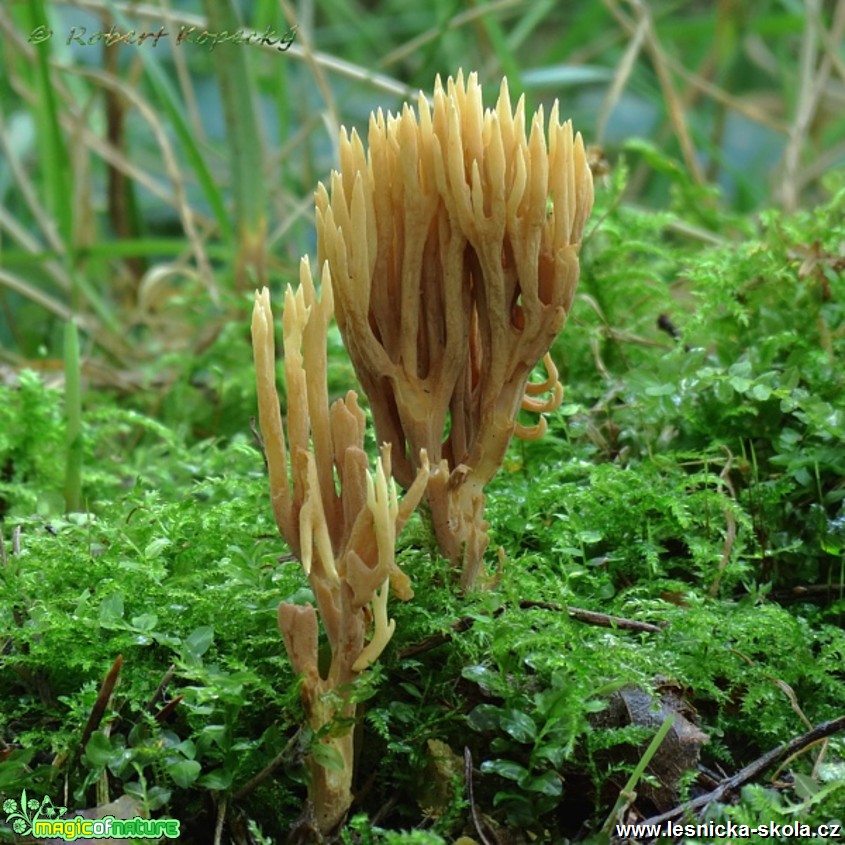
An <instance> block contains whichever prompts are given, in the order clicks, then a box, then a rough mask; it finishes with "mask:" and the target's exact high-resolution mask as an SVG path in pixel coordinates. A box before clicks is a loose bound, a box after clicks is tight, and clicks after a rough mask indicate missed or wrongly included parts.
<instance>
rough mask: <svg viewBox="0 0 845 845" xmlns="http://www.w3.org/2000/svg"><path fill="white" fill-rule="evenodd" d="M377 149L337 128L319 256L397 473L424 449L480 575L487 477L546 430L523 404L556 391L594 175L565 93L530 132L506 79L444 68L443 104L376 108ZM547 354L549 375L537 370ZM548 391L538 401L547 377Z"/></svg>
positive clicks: (539, 406) (463, 553) (453, 543)
mask: <svg viewBox="0 0 845 845" xmlns="http://www.w3.org/2000/svg"><path fill="white" fill-rule="evenodd" d="M368 144H369V150H368V152H366V153H365V151H364V146H363V144H362V142H361V139H360V138H359V137H358V135H357V133H356V132H355V131H354V130H353V132H352V133H351V134H347V133H346V132H345V130H344V131H343V132H342V134H341V139H340V171H339V172H334V173H333V174H332V176H331V180H330V184H329V188H328V189H326V188H325V187H324V186H323V185H320V186H319V188H318V191H317V236H318V254H319V260H320V261H327V262H328V264H329V266H330V267H331V274H332V280H333V283H334V288H335V296H336V298H337V301H336V305H335V307H336V316H337V321H338V325H339V326H340V330H341V333H342V335H343V339H344V342H345V344H346V348H347V350H348V351H349V355H350V357H351V359H352V362H353V364H354V366H355V370H356V372H357V374H358V377H359V379H360V381H361V384H362V385H363V387H364V391H365V392H366V394H367V397H368V398H369V400H370V405H371V407H372V411H373V418H374V421H375V426H376V433H377V435H378V439H379V441H380V442H389V443H391V444H392V445H393V467H394V475H395V477H396V478H397V480H398V481H399V482H400V483H401V484H402V485H403V486H405V487H407V486H408V485H410V484H411V482H412V481H413V479H414V477H415V473H416V469H417V468H418V466H419V462H418V457H417V456H418V455H419V452H420V449H425V450H426V452H427V453H428V456H429V458H430V459H431V461H432V466H434V467H435V468H436V471H435V472H434V473H433V474H432V477H431V479H430V481H429V486H428V500H429V504H430V507H431V512H432V518H433V524H434V529H435V532H436V533H437V538H438V542H439V545H440V547H441V550H442V551H443V553H444V554H445V555H446V556H447V557H449V558H450V559H451V560H452V561H453V562H455V563H456V564H458V565H461V566H462V575H461V582H462V585H463V587H464V588H469V587H471V586H472V585H473V583H474V582H475V580H476V576H477V575H478V573H479V571H480V569H481V561H482V557H483V554H484V551H485V548H486V546H487V542H488V538H487V523H486V522H485V521H484V502H485V498H484V492H483V490H484V486H485V485H486V484H487V482H489V481H490V479H491V478H492V477H493V475H494V474H495V473H496V471H497V470H498V468H499V466H500V465H501V463H502V460H503V459H504V455H505V452H506V450H507V447H508V444H509V442H510V440H511V437H512V436H513V435H514V434H516V435H517V436H522V437H539V436H542V434H543V432H544V431H545V422H544V421H542V420H541V422H540V423H538V424H537V425H536V426H532V427H524V426H520V425H518V424H517V422H516V416H517V414H518V412H519V410H520V407H522V408H525V409H526V410H529V411H535V412H543V411H548V410H552V409H553V408H555V407H557V406H558V405H559V403H560V399H561V395H562V391H561V388H560V384H559V382H558V380H557V371H556V369H555V368H554V365H553V363H552V361H551V358H550V357H549V356H548V351H549V348H550V347H551V344H552V342H553V341H554V339H555V337H556V335H557V334H558V332H559V331H560V330H561V328H562V327H563V324H564V322H565V320H566V316H567V313H568V312H569V309H570V306H571V304H572V300H573V296H574V292H575V286H576V283H577V281H578V273H579V263H578V252H579V248H580V242H581V236H582V232H583V229H584V224H585V221H586V219H587V217H588V216H589V213H590V210H591V207H592V201H593V188H592V177H591V175H590V170H589V167H588V165H587V159H586V155H585V151H584V144H583V142H582V140H581V137H580V135H573V132H572V127H571V124H570V123H569V122H566V123H563V124H561V123H560V121H559V119H558V105H557V103H555V104H554V106H553V107H552V110H551V114H550V116H549V123H548V140H547V136H546V131H545V127H544V116H543V110H542V108H541V109H540V110H539V111H538V112H537V113H536V114H535V115H534V117H533V118H532V120H531V129H530V132H529V133H528V135H526V131H525V118H524V102H523V99H522V98H520V100H519V102H518V103H517V106H516V110H515V111H513V110H512V109H511V103H510V97H509V95H508V87H507V81H506V80H503V82H502V86H501V91H500V94H499V99H498V102H497V104H496V107H495V109H493V110H487V111H485V110H484V109H483V107H482V102H481V88H480V86H479V85H478V81H477V79H476V76H475V74H471V75H470V76H469V78H468V80H467V83H466V85H465V84H464V79H463V75H462V74H460V73H459V74H458V77H457V80H455V81H453V80H452V79H451V78H450V79H449V80H448V82H447V87H446V91H444V90H443V87H442V85H441V83H440V80H439V79H438V80H437V83H436V86H435V91H434V102H433V106H430V105H429V103H428V101H427V100H426V98H425V97H424V96H423V95H422V94H420V97H419V101H418V108H417V112H416V113H415V112H414V110H413V109H412V108H410V107H409V106H407V105H406V106H405V107H404V108H403V110H402V112H401V114H398V115H392V114H388V115H387V117H386V118H385V117H384V115H383V114H382V113H381V111H379V112H377V113H376V114H374V115H372V116H371V118H370V126H369V135H368ZM541 359H545V364H546V369H547V372H548V378H547V380H546V382H545V383H544V384H543V385H542V386H537V385H532V384H529V383H528V379H529V376H530V374H531V371H532V369H533V368H534V366H535V365H536V364H537V363H538V362H539V361H540V360H541ZM540 391H542V392H546V391H551V397H550V398H549V399H548V400H546V401H543V400H541V399H539V398H538V394H539V392H540Z"/></svg>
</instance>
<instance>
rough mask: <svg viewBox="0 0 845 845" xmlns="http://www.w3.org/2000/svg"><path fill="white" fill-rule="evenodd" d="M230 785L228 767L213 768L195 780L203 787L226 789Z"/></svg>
mask: <svg viewBox="0 0 845 845" xmlns="http://www.w3.org/2000/svg"><path fill="white" fill-rule="evenodd" d="M231 785H232V772H231V771H229V770H228V769H214V771H212V772H209V773H208V774H207V775H203V776H202V777H201V778H199V779H198V780H197V786H201V787H202V788H203V789H217V790H223V789H228V788H229V787H230V786H231Z"/></svg>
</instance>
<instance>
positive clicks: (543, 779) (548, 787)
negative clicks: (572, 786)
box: [520, 772, 563, 795]
mask: <svg viewBox="0 0 845 845" xmlns="http://www.w3.org/2000/svg"><path fill="white" fill-rule="evenodd" d="M520 786H521V787H522V788H523V789H526V790H528V792H539V793H540V794H541V795H560V794H561V792H563V782H562V781H561V779H560V775H558V774H557V772H543V774H541V775H538V776H537V777H529V778H526V779H525V780H524V781H522V782H521V783H520Z"/></svg>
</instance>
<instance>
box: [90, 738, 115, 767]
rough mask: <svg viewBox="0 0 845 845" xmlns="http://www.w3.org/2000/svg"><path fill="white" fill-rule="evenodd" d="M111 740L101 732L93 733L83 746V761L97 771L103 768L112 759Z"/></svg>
mask: <svg viewBox="0 0 845 845" xmlns="http://www.w3.org/2000/svg"><path fill="white" fill-rule="evenodd" d="M114 752H115V749H114V748H112V744H111V740H110V739H109V738H108V737H107V736H106V735H105V734H104V733H103V732H102V731H94V733H93V734H91V739H89V740H88V744H87V745H86V746H85V759H86V760H87V761H88V762H89V763H90V764H91V765H92V766H93V767H94V768H97V769H101V768H105V767H106V766H108V764H109V763H110V762H111V761H112V759H113V758H114Z"/></svg>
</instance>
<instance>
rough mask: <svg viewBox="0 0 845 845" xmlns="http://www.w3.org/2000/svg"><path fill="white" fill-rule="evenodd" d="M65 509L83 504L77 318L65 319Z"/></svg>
mask: <svg viewBox="0 0 845 845" xmlns="http://www.w3.org/2000/svg"><path fill="white" fill-rule="evenodd" d="M65 419H66V422H67V430H66V435H65V445H66V450H67V458H66V463H65V512H66V513H78V512H79V511H80V510H81V508H82V384H81V378H80V366H79V333H78V332H77V329H76V323H75V322H74V320H68V322H67V323H65Z"/></svg>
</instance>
